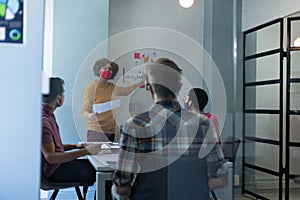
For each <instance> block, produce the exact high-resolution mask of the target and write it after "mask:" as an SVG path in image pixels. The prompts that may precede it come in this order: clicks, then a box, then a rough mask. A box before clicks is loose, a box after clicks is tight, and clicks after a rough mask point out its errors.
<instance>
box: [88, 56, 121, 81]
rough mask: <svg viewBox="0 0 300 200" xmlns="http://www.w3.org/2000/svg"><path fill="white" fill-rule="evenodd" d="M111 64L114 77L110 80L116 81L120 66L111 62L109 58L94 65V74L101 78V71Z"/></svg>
mask: <svg viewBox="0 0 300 200" xmlns="http://www.w3.org/2000/svg"><path fill="white" fill-rule="evenodd" d="M108 64H110V66H111V68H112V74H113V75H112V77H111V78H110V79H114V78H115V77H116V75H117V73H118V71H119V65H118V64H117V63H115V62H112V61H111V60H109V59H108V58H102V59H100V60H97V61H96V62H95V64H94V67H93V72H94V75H95V76H97V77H99V76H100V73H99V72H100V69H101V68H102V67H105V66H106V65H108Z"/></svg>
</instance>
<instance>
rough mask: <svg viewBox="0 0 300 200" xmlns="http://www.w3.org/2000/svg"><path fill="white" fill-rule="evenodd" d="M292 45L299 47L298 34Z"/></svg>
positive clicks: (299, 39) (299, 38)
mask: <svg viewBox="0 0 300 200" xmlns="http://www.w3.org/2000/svg"><path fill="white" fill-rule="evenodd" d="M294 47H300V36H298V37H297V38H296V40H295V41H294Z"/></svg>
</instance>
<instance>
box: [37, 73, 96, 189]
mask: <svg viewBox="0 0 300 200" xmlns="http://www.w3.org/2000/svg"><path fill="white" fill-rule="evenodd" d="M63 84H64V81H63V80H62V79H60V78H50V92H49V94H47V95H43V113H42V176H43V177H44V178H46V179H47V180H48V181H51V182H83V183H87V184H91V185H92V184H93V183H94V182H95V179H96V172H95V169H94V168H93V166H92V165H91V164H90V162H89V161H88V160H87V159H76V158H79V157H82V156H85V155H90V154H97V153H98V152H99V151H100V149H101V147H100V145H88V146H81V145H77V144H62V141H61V137H60V132H59V127H58V124H57V122H56V119H55V115H54V111H55V110H56V108H58V107H61V106H62V105H63V103H64V88H63ZM69 150H72V151H69Z"/></svg>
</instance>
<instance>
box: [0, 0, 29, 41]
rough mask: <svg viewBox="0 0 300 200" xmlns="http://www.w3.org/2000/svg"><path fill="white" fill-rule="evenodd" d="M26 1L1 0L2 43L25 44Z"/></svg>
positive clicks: (0, 33) (0, 29)
mask: <svg viewBox="0 0 300 200" xmlns="http://www.w3.org/2000/svg"><path fill="white" fill-rule="evenodd" d="M24 1H25V0H0V44H24V38H25V37H24V28H25V27H24V14H25V13H24Z"/></svg>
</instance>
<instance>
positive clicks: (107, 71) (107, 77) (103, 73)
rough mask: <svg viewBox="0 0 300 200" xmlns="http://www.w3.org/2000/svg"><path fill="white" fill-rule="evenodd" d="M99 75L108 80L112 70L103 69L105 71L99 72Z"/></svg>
mask: <svg viewBox="0 0 300 200" xmlns="http://www.w3.org/2000/svg"><path fill="white" fill-rule="evenodd" d="M100 76H101V78H103V79H105V80H108V79H110V78H111V77H112V72H111V71H109V70H105V71H102V72H100Z"/></svg>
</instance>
